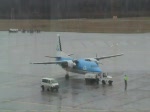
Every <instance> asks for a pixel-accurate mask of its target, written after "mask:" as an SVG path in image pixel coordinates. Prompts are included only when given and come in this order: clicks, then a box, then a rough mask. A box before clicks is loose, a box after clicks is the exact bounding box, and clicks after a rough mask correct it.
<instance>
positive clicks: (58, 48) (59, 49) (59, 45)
mask: <svg viewBox="0 0 150 112" xmlns="http://www.w3.org/2000/svg"><path fill="white" fill-rule="evenodd" d="M57 37H58V39H59V43H58V45H57V51H62V47H61V40H60V35H59V34H57Z"/></svg>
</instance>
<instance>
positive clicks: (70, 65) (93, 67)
mask: <svg viewBox="0 0 150 112" xmlns="http://www.w3.org/2000/svg"><path fill="white" fill-rule="evenodd" d="M57 36H58V39H59V41H58V45H57V55H56V57H50V56H46V57H49V58H55V59H56V61H51V62H42V63H31V64H59V65H60V66H61V67H62V68H63V69H65V70H66V75H65V78H66V79H68V78H69V72H73V73H79V74H86V73H89V72H90V73H101V72H102V70H101V69H100V67H99V61H100V60H102V59H106V58H112V57H117V56H122V55H123V54H117V55H111V56H104V57H95V58H80V59H74V58H73V57H71V55H72V54H70V55H67V54H66V53H64V52H63V51H62V46H61V40H60V35H59V34H58V35H57Z"/></svg>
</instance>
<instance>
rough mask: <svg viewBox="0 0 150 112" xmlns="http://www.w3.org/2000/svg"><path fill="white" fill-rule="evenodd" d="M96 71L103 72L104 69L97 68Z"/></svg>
mask: <svg viewBox="0 0 150 112" xmlns="http://www.w3.org/2000/svg"><path fill="white" fill-rule="evenodd" d="M94 71H95V72H102V70H101V69H100V68H95V70H94Z"/></svg>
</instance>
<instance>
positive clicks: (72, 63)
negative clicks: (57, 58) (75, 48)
mask: <svg viewBox="0 0 150 112" xmlns="http://www.w3.org/2000/svg"><path fill="white" fill-rule="evenodd" d="M61 65H62V67H63V68H73V67H75V66H76V63H74V62H73V61H72V60H68V61H67V62H65V63H62V64H61Z"/></svg>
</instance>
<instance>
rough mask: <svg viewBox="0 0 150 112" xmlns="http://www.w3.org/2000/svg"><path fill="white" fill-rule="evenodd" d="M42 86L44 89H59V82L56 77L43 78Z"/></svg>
mask: <svg viewBox="0 0 150 112" xmlns="http://www.w3.org/2000/svg"><path fill="white" fill-rule="evenodd" d="M41 88H42V91H44V90H47V91H49V90H51V91H53V90H56V91H58V89H59V84H58V82H57V81H56V80H55V79H54V78H42V81H41Z"/></svg>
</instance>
